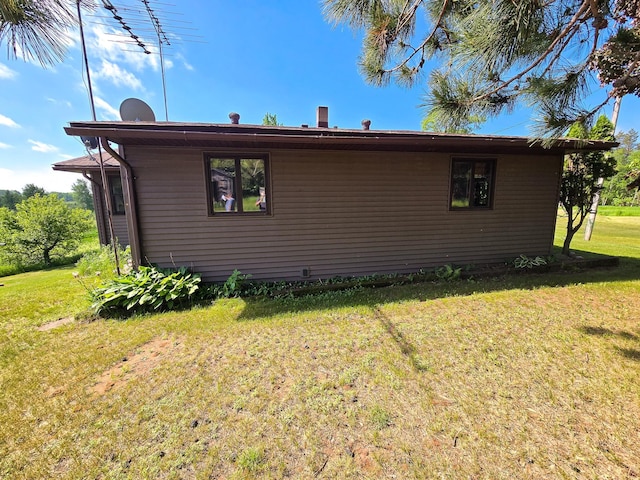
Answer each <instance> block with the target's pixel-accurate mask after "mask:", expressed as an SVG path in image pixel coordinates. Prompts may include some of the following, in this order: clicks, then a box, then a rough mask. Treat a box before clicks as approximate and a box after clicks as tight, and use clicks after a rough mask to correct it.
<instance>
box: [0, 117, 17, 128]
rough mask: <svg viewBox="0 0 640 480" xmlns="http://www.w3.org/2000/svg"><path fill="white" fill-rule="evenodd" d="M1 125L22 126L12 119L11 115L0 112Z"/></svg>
mask: <svg viewBox="0 0 640 480" xmlns="http://www.w3.org/2000/svg"><path fill="white" fill-rule="evenodd" d="M0 125H2V126H4V127H9V128H20V125H18V124H17V123H16V122H14V121H13V120H11V119H10V118H9V117H5V116H4V115H2V114H0Z"/></svg>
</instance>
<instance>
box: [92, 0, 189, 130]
mask: <svg viewBox="0 0 640 480" xmlns="http://www.w3.org/2000/svg"><path fill="white" fill-rule="evenodd" d="M114 2H115V0H114ZM117 3H118V5H115V4H114V3H113V2H112V1H111V0H101V4H102V7H103V8H104V9H105V10H107V12H108V13H109V16H110V17H112V18H113V20H114V21H115V22H116V25H117V27H118V28H119V29H121V30H123V31H124V35H125V37H123V36H122V35H121V34H113V35H115V36H116V37H117V40H116V41H118V42H121V43H128V44H130V45H132V46H133V47H135V48H137V49H140V50H142V52H144V53H145V54H146V55H150V54H158V55H159V56H160V74H161V78H162V96H163V99H164V114H165V120H166V121H169V109H168V105H167V83H166V72H165V61H164V60H165V59H164V57H165V47H170V46H172V45H175V44H176V43H180V41H181V40H185V38H183V37H187V40H186V41H191V42H194V41H195V42H198V41H199V40H198V39H199V38H202V37H198V36H197V35H189V34H182V33H181V34H180V35H179V36H176V35H173V34H171V33H169V32H168V31H167V28H165V25H166V24H168V25H169V29H170V30H195V29H193V28H189V27H187V26H185V25H184V24H189V23H190V22H187V21H183V20H176V19H175V18H173V17H172V16H175V15H181V14H180V13H178V12H168V11H164V10H160V9H158V8H157V7H156V5H170V4H167V3H160V2H156V3H154V0H118V1H117ZM96 17H98V15H96ZM101 18H104V17H101ZM107 18H109V17H107ZM149 23H151V25H149ZM163 23H164V24H165V25H163ZM176 23H179V24H182V25H176ZM143 34H144V35H152V34H153V35H154V36H155V37H156V41H147V40H148V39H147V40H145V39H144V38H143V36H142V35H143ZM156 42H157V45H156Z"/></svg>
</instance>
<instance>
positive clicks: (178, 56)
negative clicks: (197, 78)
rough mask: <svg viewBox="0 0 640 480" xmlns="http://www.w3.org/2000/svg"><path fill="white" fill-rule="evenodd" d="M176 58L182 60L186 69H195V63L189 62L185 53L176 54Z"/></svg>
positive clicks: (191, 70)
mask: <svg viewBox="0 0 640 480" xmlns="http://www.w3.org/2000/svg"><path fill="white" fill-rule="evenodd" d="M176 58H177V59H178V60H180V61H181V62H182V66H183V67H184V68H185V69H187V70H189V71H190V72H193V71H194V70H195V68H194V67H193V65H191V64H190V63H189V62H187V59H186V58H184V55H182V54H181V53H178V54H177V55H176Z"/></svg>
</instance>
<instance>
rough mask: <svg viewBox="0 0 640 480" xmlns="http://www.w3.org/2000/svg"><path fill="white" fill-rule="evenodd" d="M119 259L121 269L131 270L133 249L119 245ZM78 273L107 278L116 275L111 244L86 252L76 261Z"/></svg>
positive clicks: (85, 275) (124, 270)
mask: <svg viewBox="0 0 640 480" xmlns="http://www.w3.org/2000/svg"><path fill="white" fill-rule="evenodd" d="M118 259H119V261H120V271H121V272H125V273H128V272H130V271H131V249H130V248H129V247H127V248H122V246H120V245H118ZM76 268H77V271H78V274H79V275H80V276H82V277H89V276H93V275H96V276H100V277H102V278H103V279H105V280H108V279H110V278H113V277H115V276H116V261H115V255H114V252H113V248H112V247H111V245H102V246H100V248H99V249H98V250H93V251H91V252H88V253H85V254H84V255H83V256H82V258H80V260H78V261H77V262H76Z"/></svg>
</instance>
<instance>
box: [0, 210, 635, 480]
mask: <svg viewBox="0 0 640 480" xmlns="http://www.w3.org/2000/svg"><path fill="white" fill-rule="evenodd" d="M638 220H640V218H638V217H607V216H602V217H599V218H598V220H597V222H596V228H595V230H594V234H593V238H592V240H591V242H584V241H583V240H582V234H581V233H580V234H578V236H577V237H576V242H575V245H574V246H575V248H576V249H577V250H581V251H588V252H594V253H600V254H616V255H620V256H622V257H624V259H623V261H622V262H621V266H620V267H619V268H617V269H602V270H592V271H587V272H569V273H558V274H549V275H537V274H530V275H522V276H512V277H505V278H498V279H490V280H484V281H482V282H468V281H463V282H452V283H447V282H443V283H428V284H416V285H409V286H403V287H391V288H382V289H378V290H362V291H356V292H342V293H329V294H324V295H322V296H320V297H316V298H311V299H309V298H301V299H295V300H281V301H258V300H241V299H234V300H225V301H219V302H217V303H216V304H215V305H213V306H211V307H208V308H198V309H194V310H191V311H188V312H180V313H167V314H161V315H152V316H146V317H140V318H134V319H131V320H128V321H113V320H110V321H104V320H99V321H94V322H82V321H73V322H71V323H65V324H63V325H60V326H58V327H56V328H52V329H49V330H43V331H41V330H42V327H49V326H51V324H50V322H52V321H55V320H59V319H68V317H69V316H70V315H73V314H75V313H78V312H83V311H85V310H86V309H87V307H88V303H89V302H88V299H87V298H86V296H85V291H84V289H83V287H82V286H81V285H80V284H79V283H78V282H77V281H75V280H74V279H73V277H72V275H71V273H72V269H70V268H63V269H58V270H52V271H46V272H32V273H25V274H20V275H15V276H10V277H4V278H2V279H0V283H4V286H3V287H0V385H2V388H1V389H0V478H7V479H9V478H11V479H39V478H67V479H78V478H101V479H120V478H123V479H124V478H135V479H138V478H167V479H171V478H176V479H177V478H202V479H204V478H238V479H240V478H283V477H289V478H372V479H376V478H434V479H442V478H445V479H458V478H460V479H469V478H474V479H514V478H518V479H541V478H545V479H547V478H552V479H555V478H559V479H565V478H571V479H574V478H575V479H583V478H584V479H625V478H637V477H638V476H640V323H639V318H640V316H639V315H638V312H639V311H640V250H638V246H639V244H640V222H639V221H638ZM559 227H560V222H559ZM558 238H560V239H561V237H558ZM63 323H64V322H63ZM39 328H40V330H39Z"/></svg>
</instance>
